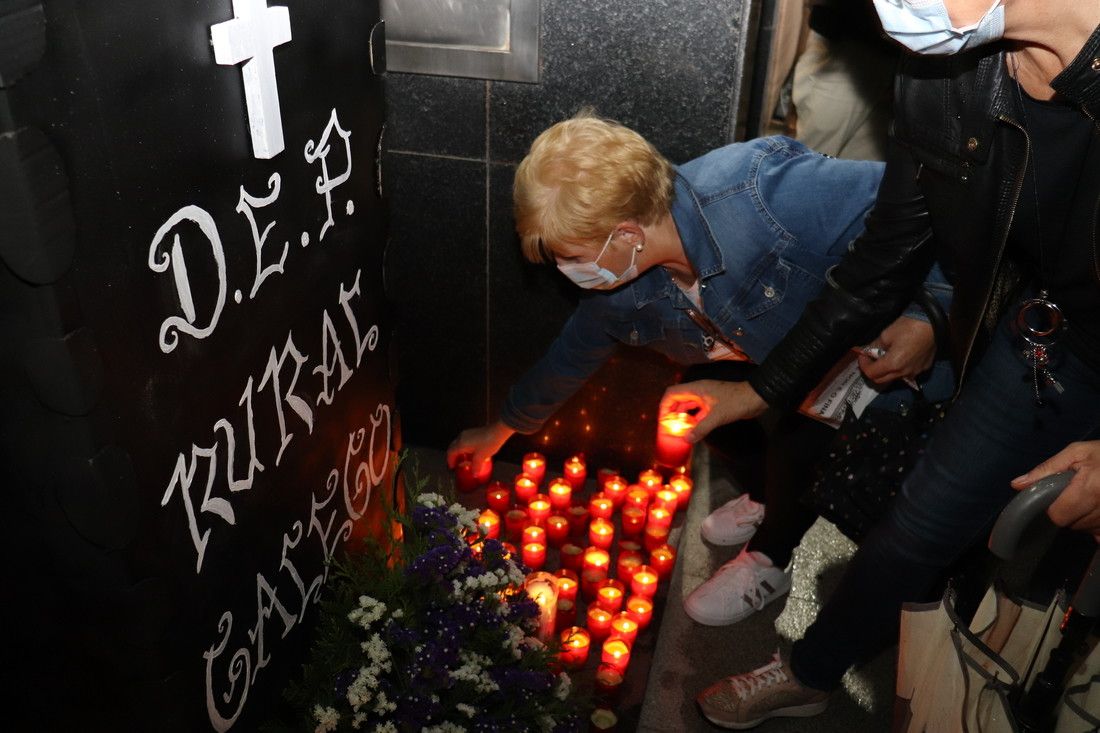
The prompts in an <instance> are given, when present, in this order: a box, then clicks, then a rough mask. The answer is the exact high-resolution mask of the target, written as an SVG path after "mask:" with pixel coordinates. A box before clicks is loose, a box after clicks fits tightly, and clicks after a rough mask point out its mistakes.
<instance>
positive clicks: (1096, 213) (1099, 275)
mask: <svg viewBox="0 0 1100 733" xmlns="http://www.w3.org/2000/svg"><path fill="white" fill-rule="evenodd" d="M1081 111H1082V112H1084V113H1085V117H1088V118H1089V119H1090V120H1092V126H1093V128H1094V130H1093V133H1094V135H1095V134H1096V133H1100V124H1097V122H1096V118H1095V117H1094V116H1093V114H1092V112H1090V111H1089V110H1088V108H1087V107H1085V106H1083V105H1082V107H1081ZM1098 221H1100V197H1098V198H1097V199H1096V203H1095V204H1094V205H1093V207H1092V271H1093V274H1095V275H1096V281H1097V283H1100V254H1098V251H1097V248H1096V225H1097V222H1098Z"/></svg>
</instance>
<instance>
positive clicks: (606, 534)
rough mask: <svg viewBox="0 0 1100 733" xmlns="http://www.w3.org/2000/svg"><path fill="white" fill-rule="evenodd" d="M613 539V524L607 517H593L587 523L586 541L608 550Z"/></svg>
mask: <svg viewBox="0 0 1100 733" xmlns="http://www.w3.org/2000/svg"><path fill="white" fill-rule="evenodd" d="M614 540H615V525H614V524H612V523H611V522H610V521H609V520H607V519H593V520H592V523H591V524H589V525H588V543H589V544H590V545H592V546H593V547H598V548H600V549H601V550H610V549H611V543H612V542H614Z"/></svg>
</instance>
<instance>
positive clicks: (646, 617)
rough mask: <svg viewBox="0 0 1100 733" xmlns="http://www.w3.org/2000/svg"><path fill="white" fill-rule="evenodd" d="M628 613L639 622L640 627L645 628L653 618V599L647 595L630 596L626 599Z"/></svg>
mask: <svg viewBox="0 0 1100 733" xmlns="http://www.w3.org/2000/svg"><path fill="white" fill-rule="evenodd" d="M626 615H627V616H630V618H632V619H634V621H635V622H637V624H638V628H639V629H644V628H645V627H646V626H649V622H650V621H652V620H653V601H651V600H649V599H648V598H646V597H645V596H630V597H629V598H627V599H626Z"/></svg>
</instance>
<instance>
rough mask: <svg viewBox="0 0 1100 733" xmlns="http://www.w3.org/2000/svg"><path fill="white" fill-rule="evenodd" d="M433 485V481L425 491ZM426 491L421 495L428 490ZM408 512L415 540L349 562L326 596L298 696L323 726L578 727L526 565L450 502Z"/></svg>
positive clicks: (304, 713) (309, 716) (432, 500)
mask: <svg viewBox="0 0 1100 733" xmlns="http://www.w3.org/2000/svg"><path fill="white" fill-rule="evenodd" d="M421 487H422V486H421ZM421 487H418V488H421ZM410 505H411V506H412V507H413V508H412V511H411V513H410V514H409V515H397V516H396V517H395V520H396V521H397V522H398V523H399V525H400V526H401V527H402V531H403V534H404V542H403V543H398V544H396V545H395V550H396V551H395V552H391V553H390V554H389V555H386V554H385V553H383V552H382V551H381V549H380V548H378V547H377V546H375V547H370V548H368V550H367V551H366V552H364V553H362V554H353V555H350V556H349V557H348V558H347V559H345V560H344V561H343V562H341V563H339V564H338V565H337V567H336V568H335V575H334V578H333V580H332V581H330V587H329V588H328V589H327V590H326V599H325V600H324V602H323V604H322V608H323V613H322V617H321V620H320V623H319V628H318V631H317V638H316V640H315V643H314V645H313V650H312V654H311V659H310V661H309V663H308V664H307V665H306V668H305V670H304V675H303V680H302V682H301V683H299V684H296V685H294V686H293V687H292V689H291V690H290V692H289V693H288V698H289V699H290V700H291V702H292V703H293V704H294V706H295V708H296V709H297V710H299V711H300V714H301V717H303V718H305V719H306V720H304V721H303V724H304V725H305V726H307V727H308V729H311V730H315V731H317V732H318V733H320V732H322V731H350V730H362V731H368V732H369V733H375V732H377V733H383V732H385V733H404V732H405V731H416V732H417V733H436V732H439V733H450V732H454V733H457V732H459V731H470V733H474V732H475V731H476V732H482V731H484V732H486V733H488V732H489V731H502V732H507V733H515V732H516V731H544V732H546V733H550V732H555V733H556V732H558V731H563V732H564V731H572V730H576V729H578V727H579V723H578V720H579V710H578V707H579V704H578V703H577V702H576V701H575V700H574V698H573V696H572V694H571V690H570V680H569V677H568V676H567V675H566V674H565V673H564V672H562V671H560V670H558V669H556V668H555V665H554V661H555V656H554V654H553V650H550V649H547V648H546V647H544V646H543V645H542V644H541V643H539V642H538V641H537V640H536V639H534V638H532V635H533V634H534V632H535V629H536V627H537V624H538V613H539V611H538V607H537V606H536V605H535V603H534V602H533V601H532V600H531V599H530V597H529V596H528V595H527V593H526V592H525V591H524V590H523V583H524V572H523V567H522V566H521V565H519V564H517V563H516V562H515V561H514V560H512V559H511V557H510V556H509V554H508V553H507V551H506V549H505V547H504V546H503V545H502V543H500V542H499V541H497V540H491V539H485V538H484V537H481V536H480V535H479V534H478V530H477V525H476V518H477V512H476V511H471V510H467V509H466V508H465V507H462V506H461V505H459V504H451V505H449V506H448V505H447V502H446V501H445V500H444V499H443V497H442V496H440V495H438V494H433V493H424V494H420V495H419V496H416V497H414V498H413V499H412V501H411V504H410Z"/></svg>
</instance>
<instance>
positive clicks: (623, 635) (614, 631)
mask: <svg viewBox="0 0 1100 733" xmlns="http://www.w3.org/2000/svg"><path fill="white" fill-rule="evenodd" d="M559 603H560V601H559ZM558 612H559V613H560V612H561V610H560V607H559V611H558ZM609 638H612V639H622V640H623V641H625V642H626V643H627V644H630V646H631V647H633V646H634V640H635V639H637V638H638V622H637V621H635V620H634V619H632V618H630V614H629V613H627V612H626V611H623V612H622V613H617V614H615V618H613V619H611V636H610V637H609Z"/></svg>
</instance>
